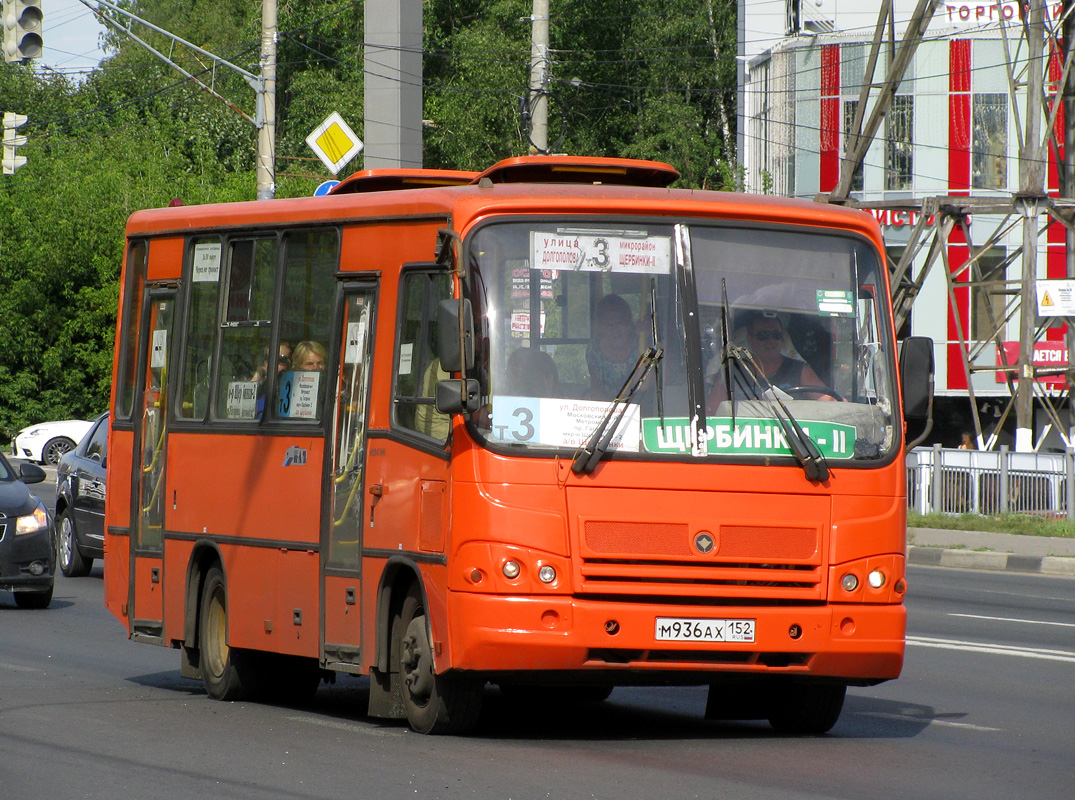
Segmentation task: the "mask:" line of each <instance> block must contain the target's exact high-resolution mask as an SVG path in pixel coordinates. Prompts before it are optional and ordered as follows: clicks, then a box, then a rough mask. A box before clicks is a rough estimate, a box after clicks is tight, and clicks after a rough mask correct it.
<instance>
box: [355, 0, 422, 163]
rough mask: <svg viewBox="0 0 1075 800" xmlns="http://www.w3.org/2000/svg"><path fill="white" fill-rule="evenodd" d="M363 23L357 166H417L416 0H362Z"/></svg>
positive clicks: (418, 66) (418, 26)
mask: <svg viewBox="0 0 1075 800" xmlns="http://www.w3.org/2000/svg"><path fill="white" fill-rule="evenodd" d="M363 25H364V27H365V46H364V48H363V49H364V56H363V70H364V75H363V97H364V103H365V106H366V108H365V116H366V118H365V121H364V124H363V132H362V138H363V140H364V142H365V145H366V146H365V149H364V150H363V151H362V155H363V158H362V163H363V166H364V167H365V168H366V169H374V168H376V167H387V168H402V167H421V166H422V0H381V2H367V3H366V6H365V11H364V12H363Z"/></svg>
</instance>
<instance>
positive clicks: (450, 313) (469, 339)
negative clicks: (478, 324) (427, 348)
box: [437, 300, 474, 372]
mask: <svg viewBox="0 0 1075 800" xmlns="http://www.w3.org/2000/svg"><path fill="white" fill-rule="evenodd" d="M459 307H460V302H459V301H458V300H441V301H440V303H439V304H438V305H437V358H439V359H440V368H441V369H442V370H444V371H445V372H467V371H468V370H470V369H472V368H473V367H474V320H473V315H472V314H471V313H470V301H469V300H463V302H462V307H463V319H462V321H460V319H459ZM460 324H462V325H463V352H462V353H460V351H459V326H460ZM464 359H465V360H464Z"/></svg>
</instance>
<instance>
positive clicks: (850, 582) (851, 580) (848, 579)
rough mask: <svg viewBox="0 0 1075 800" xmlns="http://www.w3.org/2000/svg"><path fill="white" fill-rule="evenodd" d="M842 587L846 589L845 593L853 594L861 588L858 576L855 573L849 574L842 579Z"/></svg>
mask: <svg viewBox="0 0 1075 800" xmlns="http://www.w3.org/2000/svg"><path fill="white" fill-rule="evenodd" d="M840 585H841V586H843V587H844V591H845V592H853V591H855V590H856V589H858V588H859V579H858V576H857V575H855V574H854V573H853V572H848V573H847V574H846V575H844V577H842V578H841V579H840Z"/></svg>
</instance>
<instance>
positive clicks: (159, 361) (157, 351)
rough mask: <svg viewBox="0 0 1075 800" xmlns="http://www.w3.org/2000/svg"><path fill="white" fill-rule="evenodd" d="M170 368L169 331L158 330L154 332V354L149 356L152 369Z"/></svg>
mask: <svg viewBox="0 0 1075 800" xmlns="http://www.w3.org/2000/svg"><path fill="white" fill-rule="evenodd" d="M166 366H168V329H167V328H158V329H157V330H155V331H153V352H152V353H150V355H149V368H150V369H163V368H164V367H166Z"/></svg>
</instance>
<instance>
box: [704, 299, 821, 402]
mask: <svg viewBox="0 0 1075 800" xmlns="http://www.w3.org/2000/svg"><path fill="white" fill-rule="evenodd" d="M739 327H740V328H741V329H744V330H745V332H746V343H747V349H749V350H750V353H751V355H753V356H754V360H755V362H757V366H756V367H754V365H751V366H752V367H754V368H755V369H757V368H758V367H760V370H761V372H762V374H763V375H764V379H763V380H761V385H760V386H747V385H746V383H747V382H748V380H749V379H748V378H746V376H743V375H740V374H739V370H738V368H737V367H734V366H733V368H732V374H733V376H734V377H733V380H734V381H735V382H736V387H735V390H736V392H735V393H736V395H737V396H738V397H739V398H740V399H750V398H753V397H755V396H756V395H759V394H762V393H763V392H764V391H766V390H767V389H768V388H769V384H771V385H772V386H774V387H776V388H777V389H780V390H783V391H785V392H786V391H787V390H788V389H796V388H799V387H810V386H818V387H821V386H824V384H823V383H822V382H821V378H819V377H818V375H817V373H816V372H814V370H813V368H811V366H810V365H809V364H807V363H806V362H805V361H800V360H799V359H797V358H792V357H791V356H788V355H785V354H784V341H785V339H786V338H787V337H786V335H785V333H784V324H783V323H782V322H781V321H780V317H778V316H777V315H776V314H775V313H773V312H771V311H748V312H747V313H746V315H745V316H744V317H743V319H742V321H741V322H740V324H739ZM719 360H720V359H719V356H718V357H717V359H715V361H716V362H717V366H718V377H717V380H716V382H715V383H714V384H713V388H712V389H711V390H710V392H709V397H708V398H707V407H708V408H709V409H710V411H711V412H712V411H713V410H715V409H716V407H717V405H718V404H720V403H721V402H722V401H724V400H727V399H728V390H727V387H725V385H724V377H723V367H722V366H720V364H719ZM759 377H761V376H759ZM766 381H768V383H766ZM801 396H802V397H805V398H806V399H808V400H835V399H836V398H835V397H833V396H831V395H829V394H827V393H824V392H803V393H802V395H801Z"/></svg>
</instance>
